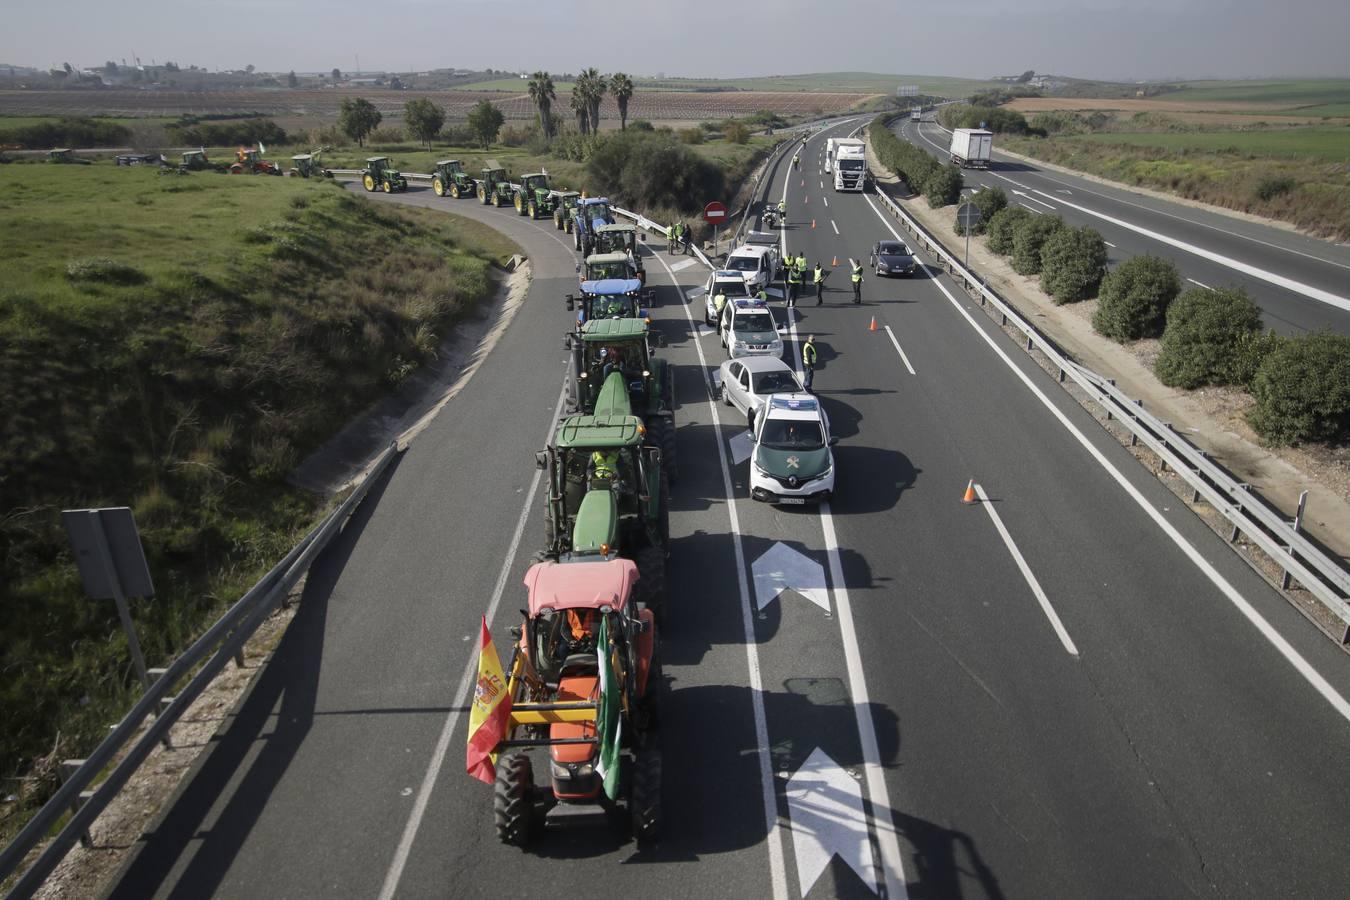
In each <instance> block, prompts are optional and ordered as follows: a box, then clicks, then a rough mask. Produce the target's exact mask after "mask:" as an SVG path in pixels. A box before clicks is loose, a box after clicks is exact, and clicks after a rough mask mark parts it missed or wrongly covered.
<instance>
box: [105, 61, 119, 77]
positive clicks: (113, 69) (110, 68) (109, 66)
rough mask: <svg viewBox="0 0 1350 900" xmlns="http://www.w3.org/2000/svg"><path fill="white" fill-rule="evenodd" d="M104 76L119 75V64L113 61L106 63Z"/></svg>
mask: <svg viewBox="0 0 1350 900" xmlns="http://www.w3.org/2000/svg"><path fill="white" fill-rule="evenodd" d="M103 74H104V75H116V74H117V63H115V62H113V61H112V60H111V59H110V60H108V61H107V62H105V63H104V64H103Z"/></svg>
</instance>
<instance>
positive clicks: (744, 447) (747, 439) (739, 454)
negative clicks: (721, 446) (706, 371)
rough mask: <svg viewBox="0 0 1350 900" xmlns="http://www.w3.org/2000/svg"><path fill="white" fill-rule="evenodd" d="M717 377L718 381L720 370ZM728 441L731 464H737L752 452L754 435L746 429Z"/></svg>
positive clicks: (747, 457)
mask: <svg viewBox="0 0 1350 900" xmlns="http://www.w3.org/2000/svg"><path fill="white" fill-rule="evenodd" d="M717 377H718V380H719V381H720V380H721V377H722V376H721V373H720V372H719V373H718V375H717ZM728 443H730V444H731V463H732V465H736V466H739V465H740V464H741V463H743V462H745V461H746V460H747V459H749V458H750V454H751V453H753V452H754V450H755V438H754V435H752V434H751V433H750V432H748V431H742V432H741V433H740V434H738V435H736V436H735V437H734V438H732V439H731V440H730V441H729V442H728Z"/></svg>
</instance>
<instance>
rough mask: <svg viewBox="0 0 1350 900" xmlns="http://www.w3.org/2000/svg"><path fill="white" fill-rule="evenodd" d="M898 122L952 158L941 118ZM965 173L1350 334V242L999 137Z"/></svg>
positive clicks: (1303, 326) (1291, 322)
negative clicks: (1190, 202) (1111, 175)
mask: <svg viewBox="0 0 1350 900" xmlns="http://www.w3.org/2000/svg"><path fill="white" fill-rule="evenodd" d="M892 130H894V131H895V133H896V134H898V135H899V136H900V137H902V138H904V139H905V140H907V141H909V142H910V143H912V144H915V145H916V146H919V147H921V148H923V149H924V150H926V151H928V152H929V153H930V154H932V155H933V156H935V157H937V158H939V159H942V160H943V161H946V160H947V159H948V147H949V145H950V140H951V134H950V132H948V131H947V130H946V129H944V128H943V127H942V126H941V125H939V124H937V123H936V122H933V121H930V120H925V121H923V122H914V121H911V120H910V119H908V118H906V119H901V120H898V121H897V122H896V123H895V124H894V125H893V126H892ZM995 144H996V145H997V138H996V139H995ZM963 174H964V175H965V180H966V185H967V186H968V187H971V188H983V187H1000V188H1002V189H1003V190H1004V191H1005V192H1006V193H1007V194H1008V200H1009V202H1011V203H1018V204H1020V205H1022V206H1024V207H1025V208H1027V209H1029V210H1031V211H1032V212H1034V213H1037V214H1041V215H1057V216H1060V217H1062V218H1063V219H1064V221H1066V222H1068V223H1069V224H1070V225H1075V226H1079V225H1090V226H1091V227H1093V228H1095V229H1096V230H1097V231H1099V232H1101V234H1102V236H1103V237H1104V238H1105V239H1106V241H1107V242H1108V247H1107V249H1108V251H1109V252H1110V260H1111V262H1112V263H1117V262H1120V261H1121V260H1124V259H1128V258H1129V257H1131V256H1136V255H1138V254H1142V253H1148V254H1152V255H1154V256H1164V257H1168V258H1170V259H1172V260H1173V261H1174V262H1175V263H1176V265H1177V268H1178V269H1179V270H1180V272H1181V275H1182V277H1183V278H1185V279H1186V283H1185V284H1184V285H1183V286H1184V287H1187V288H1190V287H1194V286H1197V285H1198V286H1201V287H1222V286H1228V285H1240V286H1242V287H1245V288H1246V289H1247V291H1248V293H1249V294H1250V295H1251V297H1252V299H1253V300H1255V301H1256V303H1257V304H1258V305H1259V306H1260V307H1261V309H1262V310H1263V312H1264V313H1265V318H1266V322H1267V324H1268V325H1269V327H1271V328H1274V329H1276V330H1278V331H1280V332H1283V333H1299V332H1306V331H1315V330H1317V329H1320V328H1329V329H1331V330H1333V331H1336V332H1339V333H1341V334H1350V246H1347V245H1344V244H1335V243H1331V242H1328V241H1322V240H1318V239H1316V238H1312V237H1308V236H1307V235H1303V234H1299V233H1298V232H1295V231H1292V230H1287V229H1283V228H1278V227H1273V226H1270V225H1265V224H1262V223H1260V222H1252V221H1247V220H1244V219H1240V218H1237V217H1234V216H1228V215H1223V214H1222V213H1215V212H1211V211H1209V210H1206V209H1199V208H1196V207H1192V206H1187V205H1185V204H1182V203H1173V202H1169V201H1167V200H1160V199H1157V198H1155V197H1149V196H1145V195H1144V194H1140V193H1137V192H1134V191H1131V190H1128V189H1125V188H1119V187H1115V186H1112V185H1108V184H1102V183H1100V182H1096V181H1090V180H1088V179H1086V178H1082V177H1079V176H1076V175H1069V174H1066V173H1063V172H1058V171H1053V170H1050V169H1046V168H1042V167H1040V166H1037V165H1035V164H1033V163H1028V162H1024V161H1023V160H1020V159H1013V158H1012V157H1010V156H1005V155H1003V154H1001V153H999V151H998V148H997V146H995V150H994V160H993V162H992V164H991V165H990V167H989V169H988V170H987V171H981V170H978V169H966V170H964V172H963Z"/></svg>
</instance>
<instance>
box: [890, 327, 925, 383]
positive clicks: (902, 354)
mask: <svg viewBox="0 0 1350 900" xmlns="http://www.w3.org/2000/svg"><path fill="white" fill-rule="evenodd" d="M886 334H887V335H888V336H889V337H890V339H891V343H892V344H894V345H895V352H896V353H899V354H900V359H902V360H904V363H905V368H906V369H909V374H911V375H918V374H919V373H918V372H915V371H914V367H913V366H911V365H910V364H909V357H908V356H906V355H905V351H904V350H903V349H901V347H900V342H899V341H897V340H896V339H895V332H894V331H891V326H889V325H887V326H886Z"/></svg>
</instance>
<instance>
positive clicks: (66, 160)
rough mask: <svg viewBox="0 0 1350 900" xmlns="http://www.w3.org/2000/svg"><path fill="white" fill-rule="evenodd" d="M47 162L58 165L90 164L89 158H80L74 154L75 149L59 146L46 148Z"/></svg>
mask: <svg viewBox="0 0 1350 900" xmlns="http://www.w3.org/2000/svg"><path fill="white" fill-rule="evenodd" d="M47 162H49V163H57V164H60V165H76V166H87V165H90V160H87V159H80V158H79V157H78V156H76V155H75V151H74V150H71V149H70V148H69V147H61V148H59V149H56V150H48V151H47Z"/></svg>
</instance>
